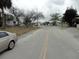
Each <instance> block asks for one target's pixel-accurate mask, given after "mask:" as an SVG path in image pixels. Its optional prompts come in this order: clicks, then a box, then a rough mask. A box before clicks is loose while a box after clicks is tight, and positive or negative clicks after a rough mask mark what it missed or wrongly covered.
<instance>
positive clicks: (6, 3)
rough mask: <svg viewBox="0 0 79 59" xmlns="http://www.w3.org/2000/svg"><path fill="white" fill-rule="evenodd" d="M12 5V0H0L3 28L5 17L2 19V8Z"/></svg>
mask: <svg viewBox="0 0 79 59" xmlns="http://www.w3.org/2000/svg"><path fill="white" fill-rule="evenodd" d="M11 6H12V2H11V0H7V1H6V0H0V8H1V10H2V14H3V17H2V20H3V28H5V25H6V19H4V16H5V14H4V9H6V8H8V9H10V8H11Z"/></svg>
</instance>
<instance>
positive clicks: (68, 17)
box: [63, 8, 77, 26]
mask: <svg viewBox="0 0 79 59" xmlns="http://www.w3.org/2000/svg"><path fill="white" fill-rule="evenodd" d="M76 15H77V10H75V9H73V8H69V9H67V10H66V11H65V13H64V16H63V21H65V22H67V23H68V25H69V26H73V25H74V22H73V19H74V18H75V17H76Z"/></svg>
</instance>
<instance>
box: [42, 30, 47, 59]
mask: <svg viewBox="0 0 79 59" xmlns="http://www.w3.org/2000/svg"><path fill="white" fill-rule="evenodd" d="M47 50H48V33H47V32H46V33H45V41H44V45H43V48H42V51H41V55H40V59H47Z"/></svg>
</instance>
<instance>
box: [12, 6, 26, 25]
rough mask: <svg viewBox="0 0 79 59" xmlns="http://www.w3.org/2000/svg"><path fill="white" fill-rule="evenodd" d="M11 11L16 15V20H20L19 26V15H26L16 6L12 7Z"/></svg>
mask: <svg viewBox="0 0 79 59" xmlns="http://www.w3.org/2000/svg"><path fill="white" fill-rule="evenodd" d="M10 13H12V14H13V15H14V16H15V17H16V20H17V22H18V24H17V25H18V26H19V25H20V23H21V22H20V20H19V17H21V16H25V15H24V13H23V12H22V11H21V10H19V9H17V8H15V7H12V8H11V9H10Z"/></svg>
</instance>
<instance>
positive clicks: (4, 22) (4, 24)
mask: <svg viewBox="0 0 79 59" xmlns="http://www.w3.org/2000/svg"><path fill="white" fill-rule="evenodd" d="M4 16H5V14H4V9H2V21H3V24H2V28H3V29H5V28H6V18H5V17H4Z"/></svg>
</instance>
